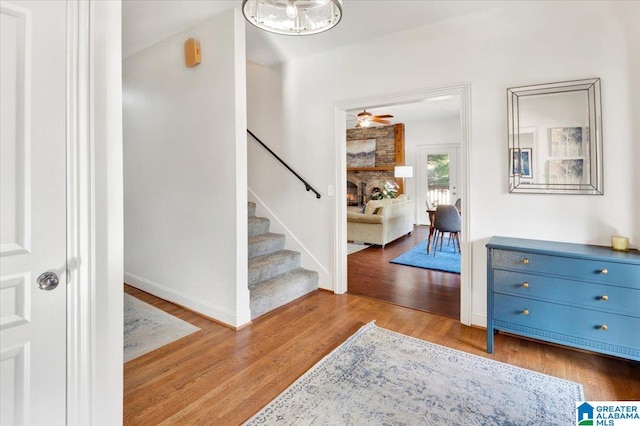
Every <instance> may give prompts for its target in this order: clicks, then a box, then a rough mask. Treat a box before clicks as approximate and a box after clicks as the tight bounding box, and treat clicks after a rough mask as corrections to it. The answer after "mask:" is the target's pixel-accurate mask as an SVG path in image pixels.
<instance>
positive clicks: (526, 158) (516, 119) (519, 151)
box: [507, 78, 603, 195]
mask: <svg viewBox="0 0 640 426" xmlns="http://www.w3.org/2000/svg"><path fill="white" fill-rule="evenodd" d="M507 118H508V125H509V129H508V139H509V150H508V153H509V192H516V193H517V192H521V193H545V194H588V195H602V193H603V173H602V101H601V95H600V79H599V78H591V79H585V80H574V81H565V82H560V83H548V84H537V85H533V86H521V87H512V88H509V89H507Z"/></svg>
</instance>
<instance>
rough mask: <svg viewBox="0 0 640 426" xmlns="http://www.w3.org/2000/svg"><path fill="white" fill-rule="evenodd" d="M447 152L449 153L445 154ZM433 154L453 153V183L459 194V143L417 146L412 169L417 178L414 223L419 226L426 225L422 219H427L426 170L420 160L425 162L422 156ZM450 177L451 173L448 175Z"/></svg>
mask: <svg viewBox="0 0 640 426" xmlns="http://www.w3.org/2000/svg"><path fill="white" fill-rule="evenodd" d="M447 151H449V152H447ZM434 152H438V153H440V152H441V153H446V154H449V155H451V154H450V152H453V153H454V155H453V158H454V160H455V162H454V166H455V169H454V171H455V173H454V181H453V182H454V183H455V185H456V187H455V190H456V191H458V193H459V192H460V180H461V179H460V178H459V177H460V169H461V167H460V160H459V156H460V144H459V143H455V144H442V143H440V144H433V145H418V146H417V147H416V156H415V159H416V160H415V161H416V164H415V165H414V169H415V170H416V177H417V182H416V223H417V224H419V225H426V224H427V223H424V222H423V219H424V218H427V219H428V217H427V214H426V204H425V203H424V201H425V198H426V197H424V194H425V193H426V189H427V188H426V182H427V168H426V167H423V165H424V164H425V163H424V162H423V161H422V160H426V158H423V156H425V157H426V156H428V155H429V154H431V153H434ZM450 170H451V168H450ZM450 175H451V173H450ZM449 202H450V204H453V203H454V202H455V200H453V201H452V199H450V200H449Z"/></svg>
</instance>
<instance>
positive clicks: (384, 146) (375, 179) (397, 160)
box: [347, 123, 404, 206]
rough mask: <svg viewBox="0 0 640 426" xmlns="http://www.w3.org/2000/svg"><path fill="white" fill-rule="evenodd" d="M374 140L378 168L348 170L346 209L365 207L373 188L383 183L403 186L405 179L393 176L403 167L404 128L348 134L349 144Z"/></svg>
mask: <svg viewBox="0 0 640 426" xmlns="http://www.w3.org/2000/svg"><path fill="white" fill-rule="evenodd" d="M362 139H375V140H376V153H375V166H373V167H349V166H348V165H347V206H362V205H364V204H365V203H366V202H367V201H369V199H370V197H371V192H372V191H373V189H374V188H376V187H377V188H380V187H381V186H382V184H383V183H384V182H395V183H396V184H398V185H399V186H400V190H399V191H398V194H402V193H404V192H403V188H402V186H401V182H402V179H396V178H395V176H394V172H393V171H394V167H395V166H401V165H404V124H401V123H400V124H393V125H390V126H375V127H368V128H356V129H348V130H347V143H348V142H349V141H351V140H362Z"/></svg>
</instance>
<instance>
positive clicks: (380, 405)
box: [246, 323, 584, 425]
mask: <svg viewBox="0 0 640 426" xmlns="http://www.w3.org/2000/svg"><path fill="white" fill-rule="evenodd" d="M583 400H584V394H583V391H582V385H580V384H578V383H574V382H570V381H567V380H562V379H558V378H555V377H551V376H547V375H545V374H540V373H537V372H534V371H530V370H525V369H523V368H519V367H515V366H512V365H509V364H504V363H500V362H497V361H493V360H491V359H488V358H483V357H479V356H476V355H471V354H469V353H465V352H461V351H457V350H454V349H449V348H447V347H444V346H439V345H435V344H433V343H429V342H426V341H424V340H418V339H415V338H413V337H409V336H405V335H402V334H399V333H395V332H393V331H390V330H385V329H383V328H379V327H376V326H375V325H374V323H369V324H367V325H365V326H364V327H362V328H361V329H360V330H359V331H358V332H356V334H354V335H353V336H351V337H350V338H349V339H348V340H347V341H346V342H345V343H343V344H342V345H340V346H338V348H337V349H335V350H334V351H333V352H331V353H330V354H329V355H327V356H326V357H325V358H323V359H322V360H321V361H320V362H318V363H317V364H316V365H315V366H313V367H312V368H311V369H310V370H309V371H307V372H306V373H305V374H304V375H302V377H300V378H299V379H298V380H296V381H295V382H294V383H293V384H292V385H291V386H290V387H289V388H287V389H286V390H285V391H284V392H283V393H282V394H280V396H278V397H277V398H276V399H274V400H273V401H272V402H271V403H270V404H269V405H267V406H266V407H265V408H263V409H262V410H261V411H260V412H258V413H257V414H256V415H255V416H254V417H253V418H251V419H250V420H249V421H248V423H246V424H248V425H274V424H282V425H311V424H313V425H571V424H575V412H576V411H575V410H576V402H578V401H583Z"/></svg>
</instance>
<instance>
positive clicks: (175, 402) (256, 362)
mask: <svg viewBox="0 0 640 426" xmlns="http://www.w3.org/2000/svg"><path fill="white" fill-rule="evenodd" d="M125 291H126V292H127V293H129V294H131V295H133V296H135V297H138V298H139V299H141V300H143V301H145V302H147V303H150V304H152V305H154V306H156V307H158V308H160V309H163V310H164V311H166V312H168V313H170V314H172V315H175V316H177V317H179V318H182V319H183V320H185V321H188V322H190V323H192V324H194V325H196V326H198V327H200V328H201V330H200V331H197V332H195V333H193V334H191V335H189V336H186V337H184V338H182V339H180V340H178V341H176V342H173V343H171V344H169V345H166V346H164V347H162V348H160V349H157V350H155V351H153V352H150V353H148V354H146V355H143V356H141V357H139V358H136V359H134V360H132V361H129V362H127V363H126V364H125V365H124V423H125V424H127V425H159V424H162V425H176V424H179V425H191V424H201V425H225V426H226V425H238V424H241V423H243V422H244V421H245V420H247V419H248V418H249V417H251V416H252V415H253V414H255V413H256V412H257V411H259V410H260V409H261V408H262V407H263V406H264V405H266V404H267V403H268V402H269V401H271V400H272V399H273V398H275V397H276V396H277V395H278V394H279V393H281V392H282V391H283V390H284V389H285V388H286V387H287V386H289V385H290V384H291V383H292V382H293V381H295V380H296V379H297V378H298V377H300V375H302V374H303V373H304V372H305V371H307V370H308V369H309V368H311V367H312V366H313V365H314V364H316V363H317V362H318V361H320V359H322V358H323V357H324V356H325V355H327V354H328V353H329V352H330V351H331V350H333V349H334V348H336V347H337V346H338V345H340V344H341V343H342V342H344V341H345V340H346V339H347V338H348V337H349V336H351V335H352V334H353V333H354V332H355V331H357V330H358V329H359V328H360V327H361V326H362V325H364V324H366V323H368V322H370V321H376V325H378V326H379V327H383V328H386V329H389V330H393V331H396V332H399V333H403V334H406V335H409V336H413V337H415V338H419V339H423V340H427V341H430V342H433V343H437V344H440V345H444V346H448V347H451V348H454V349H458V350H462V351H465V352H468V353H472V354H475V355H478V356H482V357H485V358H491V359H494V360H497V361H502V362H508V363H509V364H512V365H516V366H519V367H523V368H528V369H531V370H534V371H538V372H540V373H544V374H549V375H552V376H556V377H559V378H563V379H567V380H572V381H575V382H579V383H582V385H583V386H584V392H585V397H586V399H587V400H591V401H598V400H599V401H607V400H640V368H637V367H633V366H632V364H631V363H630V362H628V361H624V360H619V359H613V358H609V357H605V356H600V355H595V354H590V353H584V352H578V351H573V350H569V349H566V348H561V347H557V346H552V345H548V344H543V343H537V342H533V341H528V340H524V339H519V338H515V337H511V336H508V335H503V334H499V335H498V336H496V340H495V352H494V353H493V354H491V355H489V354H487V353H486V351H485V348H486V332H485V330H481V329H478V328H472V327H466V326H464V325H462V324H460V323H459V322H458V321H457V320H453V319H450V318H446V317H444V316H441V315H433V314H430V313H427V312H422V311H419V310H416V309H408V308H403V307H400V306H397V305H394V304H390V303H387V302H382V301H379V300H375V299H372V298H368V297H362V296H356V295H351V294H343V295H334V294H333V293H330V292H327V291H315V292H313V293H311V294H309V295H308V296H305V297H303V298H301V299H298V300H296V301H294V302H292V303H290V304H288V305H285V306H283V307H281V308H279V309H277V310H276V311H274V312H272V313H269V314H267V315H264V316H263V317H261V318H258V319H257V320H255V321H254V322H253V323H252V324H250V325H248V326H246V327H244V328H243V329H241V330H239V331H235V330H231V329H229V328H227V327H224V326H222V325H220V324H217V323H215V322H213V321H210V320H208V319H206V318H203V317H201V316H199V315H197V314H195V313H193V312H190V311H187V310H185V309H182V308H180V307H178V306H176V305H173V304H171V303H169V302H166V301H164V300H161V299H158V298H156V297H154V296H152V295H150V294H147V293H144V292H142V291H140V290H137V289H135V288H132V287H129V286H125Z"/></svg>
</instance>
